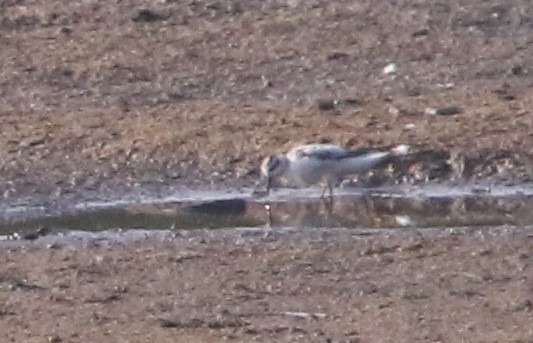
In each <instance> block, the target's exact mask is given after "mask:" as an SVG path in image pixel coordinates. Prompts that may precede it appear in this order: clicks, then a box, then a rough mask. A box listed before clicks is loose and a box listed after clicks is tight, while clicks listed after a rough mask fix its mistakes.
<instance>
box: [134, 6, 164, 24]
mask: <svg viewBox="0 0 533 343" xmlns="http://www.w3.org/2000/svg"><path fill="white" fill-rule="evenodd" d="M163 19H166V17H165V16H164V15H162V14H160V13H157V12H155V11H153V10H149V9H146V8H143V9H141V10H139V11H138V12H137V13H136V14H135V15H134V16H133V17H132V18H131V20H133V21H134V22H136V23H140V22H146V23H153V22H154V21H158V20H163Z"/></svg>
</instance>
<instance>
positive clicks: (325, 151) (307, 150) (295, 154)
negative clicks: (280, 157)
mask: <svg viewBox="0 0 533 343" xmlns="http://www.w3.org/2000/svg"><path fill="white" fill-rule="evenodd" d="M373 151H374V150H373V149H370V148H359V149H355V150H348V149H345V148H343V147H340V146H338V145H334V144H309V145H303V146H301V147H298V148H295V149H293V150H291V151H290V152H289V154H288V157H289V158H290V159H299V158H305V157H306V158H311V159H317V160H323V161H324V160H341V159H344V158H349V157H357V156H361V155H365V154H368V153H370V152H373Z"/></svg>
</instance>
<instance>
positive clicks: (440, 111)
mask: <svg viewBox="0 0 533 343" xmlns="http://www.w3.org/2000/svg"><path fill="white" fill-rule="evenodd" d="M461 112H462V110H461V108H460V107H459V106H444V107H428V108H426V110H425V111H424V113H426V114H428V115H437V116H453V115H455V114H459V113H461Z"/></svg>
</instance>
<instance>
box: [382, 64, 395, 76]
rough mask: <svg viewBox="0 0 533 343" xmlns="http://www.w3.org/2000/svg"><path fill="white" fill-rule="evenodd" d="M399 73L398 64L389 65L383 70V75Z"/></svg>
mask: <svg viewBox="0 0 533 343" xmlns="http://www.w3.org/2000/svg"><path fill="white" fill-rule="evenodd" d="M397 72H398V65H397V64H396V63H389V64H387V65H386V66H385V68H383V74H385V75H391V74H396V73H397Z"/></svg>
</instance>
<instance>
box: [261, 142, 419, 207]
mask: <svg viewBox="0 0 533 343" xmlns="http://www.w3.org/2000/svg"><path fill="white" fill-rule="evenodd" d="M408 152H409V146H408V145H398V146H396V147H394V148H392V149H389V150H388V151H377V150H375V149H370V148H359V149H356V150H349V149H345V148H343V147H340V146H338V145H334V144H308V145H302V146H299V147H296V148H293V149H291V150H290V151H289V152H288V153H287V154H285V155H271V156H269V157H267V158H265V159H264V160H263V162H262V163H261V174H262V175H263V176H264V177H266V178H267V189H266V191H267V194H268V193H270V188H271V184H272V181H273V180H275V179H278V178H283V179H285V180H287V181H289V182H291V183H295V185H297V186H300V187H305V186H310V185H315V184H324V186H325V187H324V190H323V192H322V197H324V195H325V194H326V190H329V196H330V197H332V196H333V186H334V185H335V184H337V183H338V182H339V181H341V180H342V179H343V178H344V177H346V176H348V175H353V174H357V173H361V172H364V171H367V170H369V169H371V168H372V167H374V166H376V165H377V164H379V163H382V162H384V161H385V160H387V159H388V158H390V157H392V156H401V155H406V154H407V153H408Z"/></svg>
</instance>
